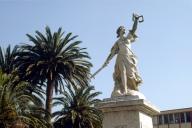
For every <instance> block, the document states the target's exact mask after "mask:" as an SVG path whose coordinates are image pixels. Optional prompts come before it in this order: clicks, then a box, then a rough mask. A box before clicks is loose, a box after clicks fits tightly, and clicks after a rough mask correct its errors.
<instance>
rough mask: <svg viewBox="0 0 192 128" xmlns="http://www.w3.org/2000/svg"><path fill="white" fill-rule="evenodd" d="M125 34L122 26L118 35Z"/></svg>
mask: <svg viewBox="0 0 192 128" xmlns="http://www.w3.org/2000/svg"><path fill="white" fill-rule="evenodd" d="M124 34H125V28H124V27H122V29H121V31H120V35H124Z"/></svg>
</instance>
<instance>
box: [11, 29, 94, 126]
mask: <svg viewBox="0 0 192 128" xmlns="http://www.w3.org/2000/svg"><path fill="white" fill-rule="evenodd" d="M45 30H46V34H42V33H41V32H39V31H36V35H35V36H31V35H29V34H27V36H28V38H29V40H30V41H32V43H33V45H30V44H25V45H22V46H21V47H20V50H19V52H18V54H17V56H16V59H15V62H14V63H15V65H16V68H17V69H18V71H19V75H20V77H21V78H22V79H25V80H27V81H28V82H30V83H39V84H43V83H46V98H47V99H46V106H45V107H46V110H47V111H48V112H50V113H51V103H52V95H53V90H55V92H56V93H57V92H58V90H63V84H64V83H67V84H68V83H72V84H73V85H74V83H77V84H78V85H86V86H87V85H88V84H87V83H88V80H89V75H90V67H91V66H92V65H91V63H90V62H88V60H87V59H89V56H88V53H87V52H85V51H84V50H85V48H80V47H79V44H80V43H81V41H74V39H75V38H76V37H77V36H72V33H68V34H66V36H64V33H63V32H62V29H61V28H59V29H58V31H57V32H54V33H53V34H52V32H51V30H50V28H49V27H46V29H45ZM63 81H64V83H63ZM47 118H48V120H49V122H51V118H50V117H47Z"/></svg>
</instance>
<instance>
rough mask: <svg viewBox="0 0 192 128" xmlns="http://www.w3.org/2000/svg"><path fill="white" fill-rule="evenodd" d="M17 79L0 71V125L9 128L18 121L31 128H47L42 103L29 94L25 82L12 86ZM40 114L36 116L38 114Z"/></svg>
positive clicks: (27, 85)
mask: <svg viewBox="0 0 192 128" xmlns="http://www.w3.org/2000/svg"><path fill="white" fill-rule="evenodd" d="M15 79H17V77H15V76H13V75H11V74H6V73H3V72H2V71H1V70H0V123H1V124H4V125H5V126H11V125H14V124H15V123H17V122H18V121H20V122H23V124H24V125H30V126H32V127H33V128H39V127H42V128H47V126H48V123H47V122H46V121H45V120H44V118H43V115H42V114H45V113H46V112H45V111H44V109H43V108H42V107H38V106H42V101H41V100H40V99H39V98H38V97H37V96H35V95H31V93H29V90H28V88H29V87H30V86H29V84H28V83H26V82H20V83H19V84H17V85H16V86H12V84H13V83H14V81H15ZM40 112H41V113H42V114H38V113H40Z"/></svg>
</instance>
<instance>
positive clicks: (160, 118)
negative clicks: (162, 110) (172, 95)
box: [159, 115, 163, 124]
mask: <svg viewBox="0 0 192 128" xmlns="http://www.w3.org/2000/svg"><path fill="white" fill-rule="evenodd" d="M162 117H163V116H162V115H159V124H163V120H162V119H163V118H162Z"/></svg>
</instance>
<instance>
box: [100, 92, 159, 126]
mask: <svg viewBox="0 0 192 128" xmlns="http://www.w3.org/2000/svg"><path fill="white" fill-rule="evenodd" d="M97 108H98V109H100V110H102V111H103V113H104V120H103V128H153V122H152V116H153V115H156V114H158V113H159V112H160V111H159V110H158V109H157V108H156V107H155V106H153V105H152V104H151V103H149V102H148V101H147V100H146V99H145V98H143V99H141V98H140V97H139V96H136V95H134V96H133V95H128V96H120V97H113V98H108V99H104V100H103V101H102V102H100V103H99V104H98V105H97Z"/></svg>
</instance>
